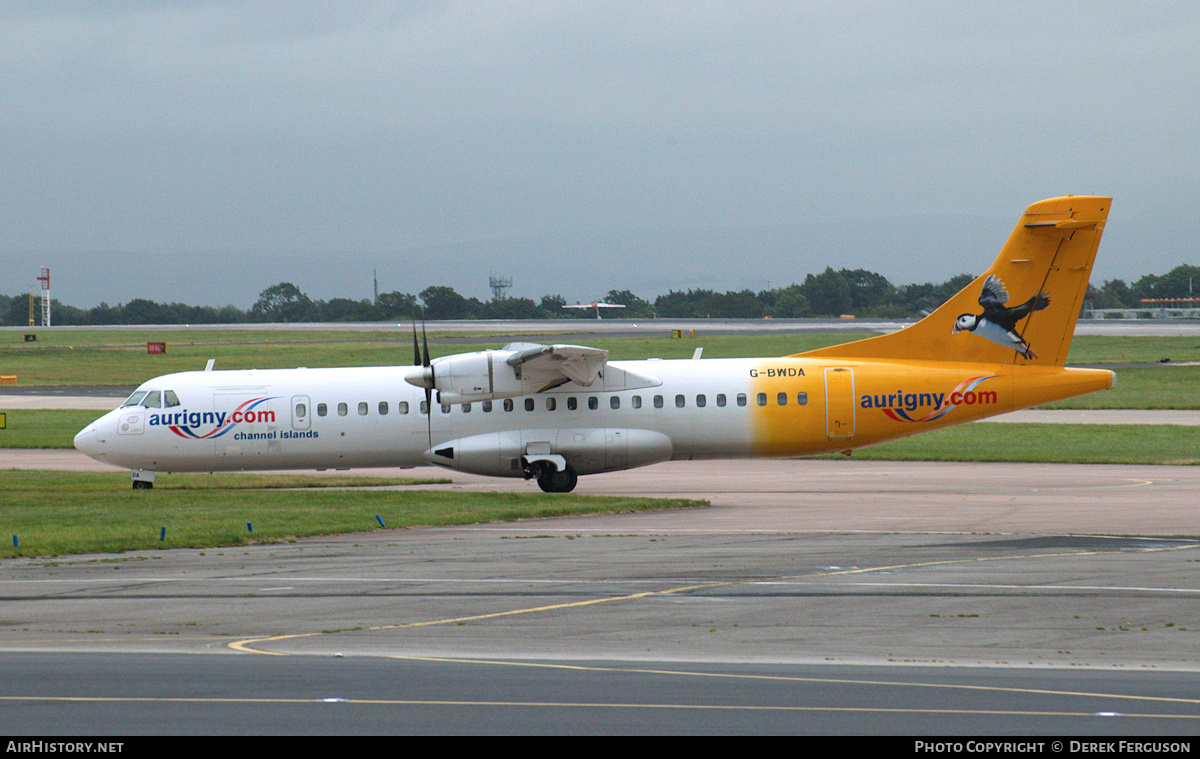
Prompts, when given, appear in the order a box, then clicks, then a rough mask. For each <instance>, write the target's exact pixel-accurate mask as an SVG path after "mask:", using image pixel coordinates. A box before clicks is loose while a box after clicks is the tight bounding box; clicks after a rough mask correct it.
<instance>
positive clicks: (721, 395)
mask: <svg viewBox="0 0 1200 759" xmlns="http://www.w3.org/2000/svg"><path fill="white" fill-rule="evenodd" d="M717 405H718V406H720V407H721V408H725V393H717Z"/></svg>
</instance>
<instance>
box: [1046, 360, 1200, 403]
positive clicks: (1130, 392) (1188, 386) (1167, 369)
mask: <svg viewBox="0 0 1200 759" xmlns="http://www.w3.org/2000/svg"><path fill="white" fill-rule="evenodd" d="M1111 368H1112V370H1113V371H1114V372H1116V374H1117V382H1116V384H1115V385H1114V386H1113V388H1112V389H1111V390H1104V391H1101V392H1098V393H1089V394H1088V395H1080V396H1076V397H1074V398H1068V399H1066V400H1064V401H1058V402H1057V403H1051V404H1047V405H1046V406H1043V407H1042V408H1074V409H1101V408H1117V409H1120V408H1128V409H1198V408H1200V392H1197V390H1198V389H1200V366H1173V365H1164V366H1126V367H1111Z"/></svg>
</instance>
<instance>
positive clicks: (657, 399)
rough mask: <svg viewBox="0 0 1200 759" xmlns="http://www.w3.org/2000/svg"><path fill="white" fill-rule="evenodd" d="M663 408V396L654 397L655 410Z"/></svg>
mask: <svg viewBox="0 0 1200 759" xmlns="http://www.w3.org/2000/svg"><path fill="white" fill-rule="evenodd" d="M662 407H663V397H662V396H661V395H656V396H654V408H662Z"/></svg>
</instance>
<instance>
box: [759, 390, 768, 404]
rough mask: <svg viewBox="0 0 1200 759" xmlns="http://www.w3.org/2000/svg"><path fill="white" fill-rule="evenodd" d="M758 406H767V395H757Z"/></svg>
mask: <svg viewBox="0 0 1200 759" xmlns="http://www.w3.org/2000/svg"><path fill="white" fill-rule="evenodd" d="M758 405H760V406H765V405H767V394H766V393H759V394H758Z"/></svg>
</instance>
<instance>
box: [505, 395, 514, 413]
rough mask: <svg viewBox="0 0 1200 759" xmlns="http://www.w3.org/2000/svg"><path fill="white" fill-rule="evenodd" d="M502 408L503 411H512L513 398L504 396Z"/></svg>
mask: <svg viewBox="0 0 1200 759" xmlns="http://www.w3.org/2000/svg"><path fill="white" fill-rule="evenodd" d="M504 410H505V411H512V410H513V400H512V398H505V399H504Z"/></svg>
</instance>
